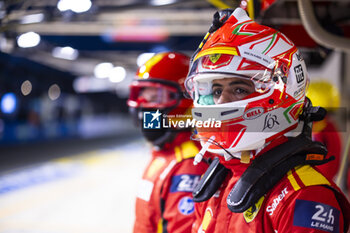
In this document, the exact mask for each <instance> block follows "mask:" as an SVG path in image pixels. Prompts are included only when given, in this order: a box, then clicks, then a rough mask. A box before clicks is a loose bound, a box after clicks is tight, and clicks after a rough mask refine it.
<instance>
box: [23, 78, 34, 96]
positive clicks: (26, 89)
mask: <svg viewBox="0 0 350 233" xmlns="http://www.w3.org/2000/svg"><path fill="white" fill-rule="evenodd" d="M21 92H22V94H23V95H29V94H30V93H31V92H32V83H31V82H30V81H29V80H26V81H24V82H23V83H22V85H21Z"/></svg>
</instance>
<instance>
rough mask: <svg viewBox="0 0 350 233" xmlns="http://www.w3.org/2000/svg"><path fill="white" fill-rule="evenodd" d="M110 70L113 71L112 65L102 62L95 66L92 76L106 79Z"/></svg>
mask: <svg viewBox="0 0 350 233" xmlns="http://www.w3.org/2000/svg"><path fill="white" fill-rule="evenodd" d="M112 69H113V64H112V63H109V62H103V63H100V64H97V65H96V66H95V68H94V75H95V77H96V78H108V76H109V74H110V72H111V71H112Z"/></svg>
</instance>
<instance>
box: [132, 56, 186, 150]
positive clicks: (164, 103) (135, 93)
mask: <svg viewBox="0 0 350 233" xmlns="http://www.w3.org/2000/svg"><path fill="white" fill-rule="evenodd" d="M189 62H190V58H189V57H188V56H186V55H184V54H182V53H178V52H163V53H158V54H156V55H154V56H153V57H152V58H151V59H149V60H148V61H147V62H146V63H145V64H144V65H142V66H141V67H140V68H139V69H138V71H137V73H136V76H135V80H134V81H133V82H132V83H131V85H130V95H129V99H128V101H127V104H128V106H129V109H130V113H131V114H132V115H133V117H134V119H135V120H136V121H141V120H142V119H143V114H142V113H143V112H145V111H156V110H157V111H160V112H161V114H162V115H163V118H164V117H165V118H166V121H169V119H171V118H174V119H171V120H172V121H176V120H179V119H181V117H178V116H186V115H191V107H192V100H191V99H186V98H184V95H183V94H184V93H185V87H184V81H185V79H186V76H187V73H188V69H189ZM172 116H173V117H172ZM177 130H178V129H177V128H167V129H164V128H161V129H155V130H142V133H143V134H144V136H145V137H146V139H148V140H149V141H151V142H152V143H153V144H154V145H156V146H162V145H164V143H166V142H169V141H171V140H172V138H173V136H174V133H176V131H177ZM185 130H186V129H185Z"/></svg>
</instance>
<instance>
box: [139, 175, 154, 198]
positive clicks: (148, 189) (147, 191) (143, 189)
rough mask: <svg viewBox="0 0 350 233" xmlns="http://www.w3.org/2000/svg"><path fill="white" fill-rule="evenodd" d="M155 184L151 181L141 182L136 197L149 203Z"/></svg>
mask: <svg viewBox="0 0 350 233" xmlns="http://www.w3.org/2000/svg"><path fill="white" fill-rule="evenodd" d="M153 186H154V184H153V183H152V182H151V181H149V180H141V182H140V185H139V188H138V190H137V194H136V196H137V197H138V198H140V199H142V200H144V201H149V199H150V197H151V194H152V191H153Z"/></svg>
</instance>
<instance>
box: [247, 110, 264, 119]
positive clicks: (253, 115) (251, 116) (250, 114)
mask: <svg viewBox="0 0 350 233" xmlns="http://www.w3.org/2000/svg"><path fill="white" fill-rule="evenodd" d="M263 113H264V108H262V107H256V108H251V109H249V110H247V111H246V112H245V113H244V115H243V118H244V119H246V120H253V119H256V118H258V117H259V116H261V115H262V114H263Z"/></svg>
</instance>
